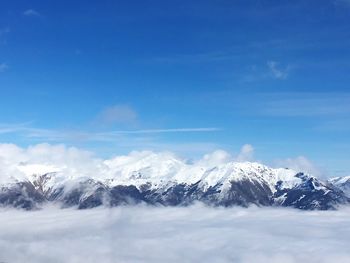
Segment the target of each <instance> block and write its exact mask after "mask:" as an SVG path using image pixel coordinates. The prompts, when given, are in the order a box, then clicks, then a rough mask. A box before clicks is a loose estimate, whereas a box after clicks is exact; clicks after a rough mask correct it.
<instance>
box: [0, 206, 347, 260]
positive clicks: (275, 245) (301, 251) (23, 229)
mask: <svg viewBox="0 0 350 263" xmlns="http://www.w3.org/2000/svg"><path fill="white" fill-rule="evenodd" d="M349 246H350V210H349V209H347V208H344V209H340V210H338V211H299V210H295V209H284V208H255V207H252V208H248V209H247V208H209V207H205V206H202V205H194V206H191V207H182V208H179V207H147V206H136V207H118V208H113V209H107V208H97V209H89V210H75V209H57V208H52V207H51V208H45V209H42V210H39V211H21V210H15V209H3V210H0V262H9V263H12V262H46V263H49V262H106V263H108V262H133V263H134V262H210V263H212V262H285V263H289V262H308V263H312V262H339V263H341V262H350V250H349Z"/></svg>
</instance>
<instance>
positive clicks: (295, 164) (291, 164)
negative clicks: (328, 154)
mask: <svg viewBox="0 0 350 263" xmlns="http://www.w3.org/2000/svg"><path fill="white" fill-rule="evenodd" d="M275 165H276V166H277V167H287V168H290V169H293V170H295V171H300V172H305V173H308V174H311V175H314V176H317V177H319V176H320V177H323V176H325V174H326V172H325V171H323V170H322V169H321V168H320V167H317V166H316V165H315V164H314V163H313V162H311V161H310V160H309V159H307V158H306V157H304V156H298V157H296V158H287V159H284V160H276V161H275Z"/></svg>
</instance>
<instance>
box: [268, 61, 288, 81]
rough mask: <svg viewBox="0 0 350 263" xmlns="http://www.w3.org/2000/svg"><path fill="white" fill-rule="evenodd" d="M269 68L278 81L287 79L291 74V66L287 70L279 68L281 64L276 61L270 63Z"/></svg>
mask: <svg viewBox="0 0 350 263" xmlns="http://www.w3.org/2000/svg"><path fill="white" fill-rule="evenodd" d="M267 66H268V68H269V70H270V73H271V74H272V76H273V77H274V78H276V79H286V78H287V77H288V74H289V66H287V67H286V68H285V69H282V68H280V67H279V63H278V62H276V61H268V62H267Z"/></svg>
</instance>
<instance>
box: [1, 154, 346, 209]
mask: <svg viewBox="0 0 350 263" xmlns="http://www.w3.org/2000/svg"><path fill="white" fill-rule="evenodd" d="M209 159H210V158H209ZM209 159H208V158H207V159H203V160H201V161H198V162H195V163H189V162H186V161H184V160H182V159H179V158H177V157H176V156H174V155H173V154H171V153H160V154H157V153H150V152H141V153H132V154H131V155H129V156H121V157H116V158H113V159H109V160H105V161H102V162H99V163H98V164H97V165H94V170H87V169H85V170H82V171H80V170H77V169H72V168H70V167H67V166H62V167H57V166H54V165H52V164H26V163H20V164H18V166H17V167H15V168H13V169H12V170H11V171H12V173H13V174H11V176H10V179H9V178H7V180H3V182H2V183H1V186H0V204H1V205H3V206H15V207H22V208H27V209H31V208H35V207H40V205H42V204H45V203H48V202H53V203H56V204H60V205H62V207H68V206H77V207H79V208H90V207H96V206H100V205H106V206H117V205H126V204H137V203H146V204H152V205H171V206H175V205H189V204H191V203H193V202H196V201H199V202H203V203H205V204H208V205H213V206H234V205H240V206H249V205H251V204H254V205H258V206H290V207H296V208H300V209H332V208H336V207H337V206H338V205H341V204H346V203H348V202H349V198H348V196H346V193H345V192H346V191H347V190H349V188H346V187H345V186H344V187H343V183H345V181H344V182H343V180H344V179H339V180H337V179H334V180H330V181H328V182H327V181H322V180H319V179H317V178H316V177H313V176H311V175H307V174H304V173H300V172H297V171H294V170H291V169H287V168H278V169H274V168H270V167H267V166H265V165H262V164H259V163H252V162H217V161H215V162H212V161H210V160H209ZM96 167H97V168H96ZM17 173H18V174H17ZM346 182H348V184H347V187H348V186H349V180H348V181H346ZM344 191H345V192H344Z"/></svg>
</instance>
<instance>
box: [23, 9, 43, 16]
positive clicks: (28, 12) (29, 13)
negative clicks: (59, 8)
mask: <svg viewBox="0 0 350 263" xmlns="http://www.w3.org/2000/svg"><path fill="white" fill-rule="evenodd" d="M23 15H25V16H40V13H39V12H38V11H36V10H34V9H27V10H25V11H24V12H23Z"/></svg>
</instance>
